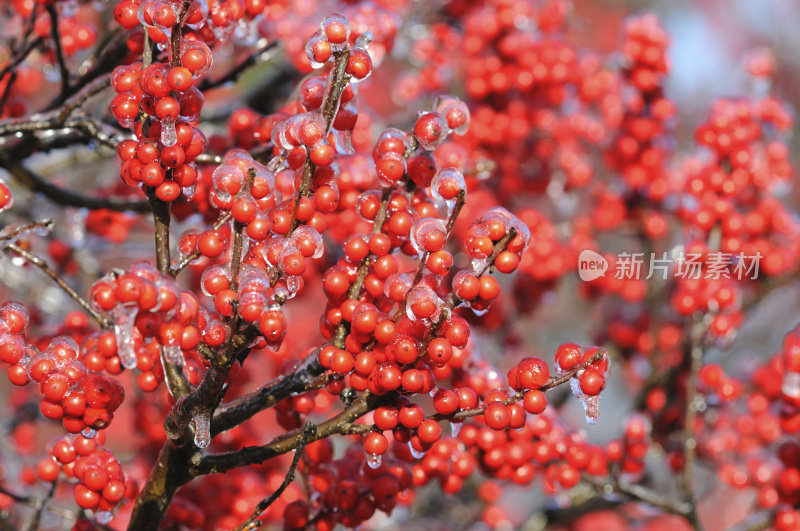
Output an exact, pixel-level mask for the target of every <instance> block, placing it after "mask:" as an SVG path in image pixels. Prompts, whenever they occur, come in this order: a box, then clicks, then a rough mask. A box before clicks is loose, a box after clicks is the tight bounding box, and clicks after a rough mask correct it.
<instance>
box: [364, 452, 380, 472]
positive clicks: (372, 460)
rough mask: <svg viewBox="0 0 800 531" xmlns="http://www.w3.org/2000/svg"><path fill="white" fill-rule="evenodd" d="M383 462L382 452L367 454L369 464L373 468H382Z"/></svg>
mask: <svg viewBox="0 0 800 531" xmlns="http://www.w3.org/2000/svg"><path fill="white" fill-rule="evenodd" d="M382 462H383V457H382V456H381V455H380V454H367V466H368V467H370V468H371V469H372V470H375V469H378V468H380V467H381V463H382Z"/></svg>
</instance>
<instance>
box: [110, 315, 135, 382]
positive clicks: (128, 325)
mask: <svg viewBox="0 0 800 531" xmlns="http://www.w3.org/2000/svg"><path fill="white" fill-rule="evenodd" d="M137 311H138V308H137V306H136V305H120V304H118V305H117V306H115V307H114V309H113V310H112V311H111V315H112V317H113V318H114V334H115V335H116V336H117V352H118V353H119V359H120V362H121V363H122V366H123V367H125V368H126V369H133V368H134V367H136V349H135V348H134V345H133V324H134V322H135V321H136V312H137Z"/></svg>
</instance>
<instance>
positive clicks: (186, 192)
mask: <svg viewBox="0 0 800 531" xmlns="http://www.w3.org/2000/svg"><path fill="white" fill-rule="evenodd" d="M182 191H183V196H184V197H185V198H186V199H188V200H189V201H191V200H192V199H194V185H191V186H184V187H183V189H182Z"/></svg>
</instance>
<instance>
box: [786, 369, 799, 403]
mask: <svg viewBox="0 0 800 531" xmlns="http://www.w3.org/2000/svg"><path fill="white" fill-rule="evenodd" d="M781 391H782V392H783V394H784V395H786V396H788V397H789V398H800V372H792V371H786V372H785V373H784V375H783V385H781Z"/></svg>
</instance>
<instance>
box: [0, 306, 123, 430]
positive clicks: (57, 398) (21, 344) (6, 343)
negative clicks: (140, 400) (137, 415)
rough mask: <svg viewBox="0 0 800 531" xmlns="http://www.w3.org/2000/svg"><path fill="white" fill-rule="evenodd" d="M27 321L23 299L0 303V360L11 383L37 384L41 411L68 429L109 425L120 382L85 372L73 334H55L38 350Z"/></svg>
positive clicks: (120, 392) (120, 393) (119, 396)
mask: <svg viewBox="0 0 800 531" xmlns="http://www.w3.org/2000/svg"><path fill="white" fill-rule="evenodd" d="M27 326H28V312H27V311H26V310H25V308H24V307H23V306H22V305H21V304H19V303H15V302H7V303H4V304H3V305H2V306H0V331H2V333H0V361H2V362H3V363H7V364H9V365H10V367H9V368H8V379H9V380H10V381H11V383H13V384H14V385H18V386H24V385H27V384H28V383H31V382H35V383H38V384H39V390H40V391H41V393H42V395H43V397H42V401H41V403H40V405H39V409H40V410H41V412H42V415H44V416H45V417H47V418H50V419H55V420H59V419H60V420H61V422H62V424H63V425H64V428H65V429H66V430H67V431H69V432H71V433H79V432H82V433H84V434H86V435H88V436H93V435H94V433H95V430H99V429H103V428H105V427H106V426H108V425H109V424H110V423H111V419H112V418H113V416H114V411H116V409H117V408H118V407H119V406H120V404H121V403H122V400H123V398H124V396H125V393H124V391H123V389H122V386H121V385H120V384H119V383H118V382H117V381H116V380H114V379H112V378H109V377H107V376H105V375H102V374H98V373H93V372H89V370H87V367H86V366H85V365H84V364H83V363H82V362H81V361H79V357H80V347H79V346H78V344H77V343H76V342H75V340H74V339H72V338H71V337H67V336H62V337H56V338H54V339H53V340H52V341H51V342H50V344H49V346H48V347H47V348H46V349H45V350H43V351H41V352H40V351H39V350H38V349H37V348H36V347H35V346H33V345H30V344H28V343H27V341H26V339H25V330H26V328H27Z"/></svg>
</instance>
